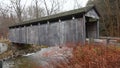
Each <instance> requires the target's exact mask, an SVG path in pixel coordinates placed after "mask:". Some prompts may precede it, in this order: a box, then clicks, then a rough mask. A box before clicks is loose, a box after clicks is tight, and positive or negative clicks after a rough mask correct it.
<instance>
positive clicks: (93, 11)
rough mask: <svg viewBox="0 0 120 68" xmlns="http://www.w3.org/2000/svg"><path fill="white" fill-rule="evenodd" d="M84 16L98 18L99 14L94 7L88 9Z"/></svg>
mask: <svg viewBox="0 0 120 68" xmlns="http://www.w3.org/2000/svg"><path fill="white" fill-rule="evenodd" d="M85 16H88V17H92V18H95V19H99V16H98V14H97V13H96V11H95V10H94V9H91V10H90V11H88V12H87V13H86V14H85Z"/></svg>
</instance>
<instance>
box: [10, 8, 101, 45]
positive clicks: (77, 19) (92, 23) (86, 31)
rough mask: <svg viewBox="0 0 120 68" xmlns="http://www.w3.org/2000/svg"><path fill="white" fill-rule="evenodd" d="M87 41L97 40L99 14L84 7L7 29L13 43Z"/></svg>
mask: <svg viewBox="0 0 120 68" xmlns="http://www.w3.org/2000/svg"><path fill="white" fill-rule="evenodd" d="M86 38H99V13H98V12H97V10H96V8H95V6H87V7H84V8H80V9H75V10H71V11H67V12H63V13H59V14H55V15H50V16H46V17H42V18H39V19H34V20H29V21H25V22H22V23H17V24H14V25H12V26H10V27H9V39H10V40H11V41H12V42H13V43H21V44H38V45H49V46H52V45H61V44H64V43H69V42H70V43H78V42H81V43H85V40H86Z"/></svg>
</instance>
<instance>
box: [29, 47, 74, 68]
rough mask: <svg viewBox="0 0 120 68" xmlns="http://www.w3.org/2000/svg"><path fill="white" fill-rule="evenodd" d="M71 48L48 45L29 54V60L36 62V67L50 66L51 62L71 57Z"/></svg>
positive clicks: (44, 67)
mask: <svg viewBox="0 0 120 68" xmlns="http://www.w3.org/2000/svg"><path fill="white" fill-rule="evenodd" d="M72 50H73V49H72V48H69V47H65V46H63V47H58V46H55V47H49V48H44V49H42V50H41V51H39V52H37V53H35V54H33V55H32V56H30V58H31V60H33V61H34V62H35V63H37V65H38V67H39V66H40V67H43V68H52V67H54V65H52V64H51V63H58V62H59V61H63V62H64V61H68V60H67V58H70V57H72Z"/></svg>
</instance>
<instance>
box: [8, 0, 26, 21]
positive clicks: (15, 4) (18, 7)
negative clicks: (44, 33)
mask: <svg viewBox="0 0 120 68" xmlns="http://www.w3.org/2000/svg"><path fill="white" fill-rule="evenodd" d="M21 2H22V0H10V3H11V5H12V8H13V9H14V11H15V12H16V15H17V18H18V22H22V21H23V20H22V13H23V11H24V9H25V6H26V2H27V0H26V2H25V4H24V5H22V4H21Z"/></svg>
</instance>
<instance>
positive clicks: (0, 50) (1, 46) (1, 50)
mask: <svg viewBox="0 0 120 68" xmlns="http://www.w3.org/2000/svg"><path fill="white" fill-rule="evenodd" d="M7 49H8V45H7V44H5V43H0V54H2V53H4V52H5V51H7Z"/></svg>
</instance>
